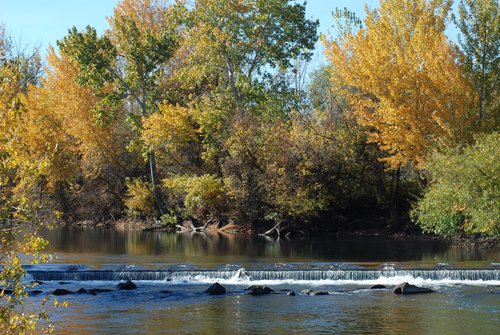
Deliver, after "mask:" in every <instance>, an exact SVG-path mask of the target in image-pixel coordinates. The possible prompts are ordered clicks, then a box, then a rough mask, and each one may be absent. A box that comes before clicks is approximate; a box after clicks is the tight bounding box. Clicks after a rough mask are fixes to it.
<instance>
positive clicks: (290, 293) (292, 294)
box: [286, 291, 295, 297]
mask: <svg viewBox="0 0 500 335" xmlns="http://www.w3.org/2000/svg"><path fill="white" fill-rule="evenodd" d="M286 295H289V296H291V297H295V292H294V291H289V292H288V293H287V294H286Z"/></svg>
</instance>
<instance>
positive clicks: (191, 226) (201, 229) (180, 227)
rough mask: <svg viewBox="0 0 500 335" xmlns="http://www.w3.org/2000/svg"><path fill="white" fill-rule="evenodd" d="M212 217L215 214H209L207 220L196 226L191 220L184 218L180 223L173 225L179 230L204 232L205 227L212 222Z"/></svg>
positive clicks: (213, 217)
mask: <svg viewBox="0 0 500 335" xmlns="http://www.w3.org/2000/svg"><path fill="white" fill-rule="evenodd" d="M214 219H215V216H211V217H210V218H208V220H206V221H205V224H204V225H203V226H200V227H196V226H195V225H194V224H193V221H192V220H186V221H184V222H183V224H182V225H175V226H176V227H177V229H178V230H179V231H181V232H185V231H190V232H195V233H204V232H205V231H206V230H207V228H208V227H209V226H210V225H211V224H212V223H213V221H214Z"/></svg>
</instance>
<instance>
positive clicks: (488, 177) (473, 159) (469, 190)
mask: <svg viewBox="0 0 500 335" xmlns="http://www.w3.org/2000/svg"><path fill="white" fill-rule="evenodd" d="M499 140H500V135H499V134H498V133H492V134H488V135H481V136H480V137H478V138H477V141H476V143H475V144H474V145H471V146H468V147H466V148H463V149H461V148H458V149H457V148H455V149H450V150H448V151H446V152H445V153H443V154H440V155H436V156H435V157H433V158H432V159H431V160H430V161H429V163H428V164H427V166H426V169H427V170H428V173H429V175H430V180H431V183H430V185H429V187H428V188H427V189H426V191H425V193H424V195H423V197H422V198H421V199H420V200H419V202H418V203H417V204H416V206H415V208H414V210H413V212H412V215H413V218H414V219H415V220H416V222H417V224H418V225H420V226H421V227H422V229H423V230H424V231H426V232H432V233H435V234H439V235H453V234H457V233H466V234H477V233H478V234H484V235H499V234H500V222H499V218H500V180H499V176H500V165H499V164H498V161H499V159H500V150H499V149H498V143H499Z"/></svg>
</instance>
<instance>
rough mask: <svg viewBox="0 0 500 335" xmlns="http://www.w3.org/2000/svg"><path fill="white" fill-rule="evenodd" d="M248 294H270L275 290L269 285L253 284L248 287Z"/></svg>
mask: <svg viewBox="0 0 500 335" xmlns="http://www.w3.org/2000/svg"><path fill="white" fill-rule="evenodd" d="M247 291H248V294H251V295H263V294H269V293H271V292H274V290H273V289H271V288H269V287H267V286H257V285H252V286H250V287H249V288H247Z"/></svg>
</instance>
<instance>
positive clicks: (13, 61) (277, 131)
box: [0, 0, 500, 236]
mask: <svg viewBox="0 0 500 335" xmlns="http://www.w3.org/2000/svg"><path fill="white" fill-rule="evenodd" d="M498 8H499V5H498V1H497V0H482V1H477V0H463V1H460V2H459V4H458V9H459V10H458V12H457V13H454V14H453V15H452V12H451V3H450V1H445V0H404V1H396V0H382V1H380V5H379V6H378V7H377V8H375V9H373V10H368V9H367V12H366V14H365V17H364V19H363V20H361V19H360V18H359V17H358V16H357V15H356V13H353V12H351V11H349V10H348V9H338V10H336V11H335V12H334V13H332V21H331V24H332V29H331V33H329V34H322V35H321V36H319V34H318V24H319V23H318V21H317V20H314V19H310V18H307V16H306V11H305V5H303V4H299V3H296V2H294V1H289V0H274V1H270V2H261V1H249V2H247V1H240V0H235V1H230V2H228V3H227V5H221V2H218V1H215V0H196V1H178V2H175V3H170V2H169V1H164V0H123V1H121V2H119V3H118V5H117V6H116V8H115V9H114V12H113V15H112V16H110V17H109V18H108V23H109V29H108V30H107V31H106V32H104V33H103V34H102V35H99V34H98V33H97V31H96V30H95V29H94V28H93V27H91V26H87V27H86V28H85V29H83V30H81V31H80V30H78V29H76V28H75V27H73V28H70V29H69V30H68V34H67V35H66V36H65V37H64V38H62V39H61V40H59V41H57V43H56V44H57V47H56V48H53V47H50V48H49V50H48V52H47V57H46V59H45V60H43V59H42V58H41V56H40V51H39V50H33V51H31V52H30V51H28V50H26V49H24V48H21V47H20V46H17V45H16V44H15V42H14V41H13V40H12V39H11V38H10V36H8V34H7V33H6V31H7V30H6V27H1V29H0V41H1V44H0V47H1V55H2V57H1V61H0V70H1V72H0V78H2V81H1V82H0V85H1V87H0V88H1V90H0V92H1V94H0V106H1V113H2V114H1V119H0V122H1V132H0V158H1V161H0V162H1V165H0V209H1V210H0V222H17V223H21V222H57V221H63V222H82V221H93V222H107V221H116V220H118V221H119V220H144V221H147V220H155V222H161V224H162V225H164V226H166V227H177V229H180V230H183V229H187V230H189V229H192V230H193V229H194V230H203V229H205V228H207V227H209V226H212V225H215V226H218V227H223V226H226V225H231V227H233V226H234V228H232V229H234V230H241V231H254V232H257V233H263V234H268V235H270V234H278V235H285V234H287V233H289V232H290V233H293V232H300V231H314V230H318V229H319V230H321V231H332V232H342V231H355V230H361V231H363V230H365V231H367V230H372V229H379V230H381V231H382V232H384V231H391V232H395V233H397V232H405V231H419V230H421V231H423V232H425V233H433V234H436V235H442V236H464V235H474V236H475V235H481V236H498V235H500V222H499V217H500V185H499V184H500V181H499V176H500V166H499V165H498V164H497V162H498V161H500V152H499V148H498V143H499V141H500V135H499V133H498V121H499V120H500V106H499V104H498V101H500V100H499V99H498V90H499V87H500V85H498V73H499V71H498V66H499V63H500V61H499V55H498V50H499V47H500V39H499V34H500V32H499V29H498V27H499V26H500V25H499V24H498V21H499V17H498V10H499V9H498ZM409 9H411V10H409ZM452 24H453V25H455V26H456V27H457V29H458V31H459V33H460V39H459V43H458V44H456V43H454V42H453V41H451V40H450V39H449V38H448V37H447V36H446V35H445V30H446V28H447V27H448V26H449V25H452ZM318 41H321V43H322V44H323V46H324V49H325V57H326V60H327V64H325V65H323V66H320V67H319V68H317V69H315V70H314V71H310V72H308V71H307V66H308V65H309V64H310V61H311V57H312V55H313V52H314V48H315V45H316V42H318ZM478 46H479V47H478ZM76 120H78V121H77V122H75V121H76ZM363 218H369V219H368V220H361V219H363ZM183 222H193V225H194V226H189V225H188V226H187V227H185V226H184V225H183ZM380 222H383V223H380ZM387 226H389V227H387ZM193 227H194V228H193ZM261 230H263V231H261ZM287 230H288V231H287Z"/></svg>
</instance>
